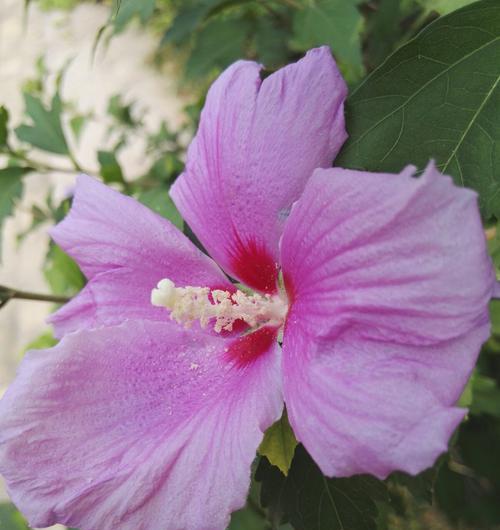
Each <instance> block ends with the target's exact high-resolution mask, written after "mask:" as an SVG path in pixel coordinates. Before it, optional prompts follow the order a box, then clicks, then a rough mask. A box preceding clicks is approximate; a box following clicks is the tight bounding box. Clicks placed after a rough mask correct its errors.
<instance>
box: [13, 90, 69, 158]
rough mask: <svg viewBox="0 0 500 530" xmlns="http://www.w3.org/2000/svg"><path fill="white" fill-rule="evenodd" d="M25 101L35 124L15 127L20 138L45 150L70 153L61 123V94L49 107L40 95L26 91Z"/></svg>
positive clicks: (61, 153)
mask: <svg viewBox="0 0 500 530" xmlns="http://www.w3.org/2000/svg"><path fill="white" fill-rule="evenodd" d="M24 102H25V105H26V112H27V114H28V116H29V117H30V118H31V120H32V121H33V125H20V126H19V127H17V128H16V129H15V133H16V135H17V137H18V138H19V140H21V141H22V142H26V143H29V144H31V145H33V146H34V147H38V148H39V149H43V150H44V151H49V152H51V153H57V154H60V155H68V154H69V150H68V145H67V143H66V138H65V136H64V132H63V129H62V125H61V111H62V105H61V100H60V98H59V95H58V94H55V95H54V97H53V98H52V103H51V106H50V107H49V108H45V106H44V105H43V103H42V101H41V100H40V99H39V98H38V97H36V96H33V95H31V94H28V93H24Z"/></svg>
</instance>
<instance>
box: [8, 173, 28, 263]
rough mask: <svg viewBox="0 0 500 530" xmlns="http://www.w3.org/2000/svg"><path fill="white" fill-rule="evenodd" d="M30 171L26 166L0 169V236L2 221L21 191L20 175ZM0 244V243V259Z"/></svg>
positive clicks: (9, 213) (10, 211)
mask: <svg viewBox="0 0 500 530" xmlns="http://www.w3.org/2000/svg"><path fill="white" fill-rule="evenodd" d="M30 171H32V169H31V168H27V167H14V166H12V167H10V166H9V167H4V168H1V169H0V237H1V230H2V225H3V221H4V220H5V219H6V218H7V217H8V216H9V215H11V214H12V211H13V206H14V202H15V201H16V200H18V199H20V197H21V195H22V192H23V181H22V177H23V176H24V175H26V173H29V172H30ZM1 259H2V246H1V245H0V261H1Z"/></svg>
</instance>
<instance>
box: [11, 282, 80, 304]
mask: <svg viewBox="0 0 500 530" xmlns="http://www.w3.org/2000/svg"><path fill="white" fill-rule="evenodd" d="M16 298H17V299H18V300H35V301H37V302H54V303H56V304H65V303H66V302H69V300H70V298H68V297H67V296H59V295H55V294H41V293H32V292H29V291H19V290H18V289H13V288H12V287H6V286H5V285H0V307H3V306H4V305H5V304H6V303H7V302H9V301H10V300H14V299H16Z"/></svg>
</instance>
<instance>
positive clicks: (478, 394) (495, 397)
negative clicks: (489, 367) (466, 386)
mask: <svg viewBox="0 0 500 530" xmlns="http://www.w3.org/2000/svg"><path fill="white" fill-rule="evenodd" d="M472 382H473V383H472V402H471V404H470V412H471V414H490V415H491V416H495V417H496V418H500V388H499V387H498V385H497V383H496V381H495V380H494V379H492V378H490V377H487V376H485V375H481V374H475V375H474V377H473V379H472Z"/></svg>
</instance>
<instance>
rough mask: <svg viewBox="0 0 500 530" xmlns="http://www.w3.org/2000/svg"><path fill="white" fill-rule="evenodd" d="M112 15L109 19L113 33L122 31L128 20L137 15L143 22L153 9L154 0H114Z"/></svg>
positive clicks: (149, 16)
mask: <svg viewBox="0 0 500 530" xmlns="http://www.w3.org/2000/svg"><path fill="white" fill-rule="evenodd" d="M114 3H115V6H114V7H115V9H114V13H115V14H114V16H113V18H112V20H111V23H112V25H113V29H114V32H115V33H120V32H122V31H123V30H124V29H125V27H126V26H127V25H128V24H129V22H130V21H131V20H132V19H133V18H135V17H138V18H139V19H140V21H141V23H142V24H145V23H146V22H147V21H148V20H149V19H150V18H151V17H152V16H153V13H154V10H155V4H156V0H119V3H117V1H116V0H115V2H114Z"/></svg>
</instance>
